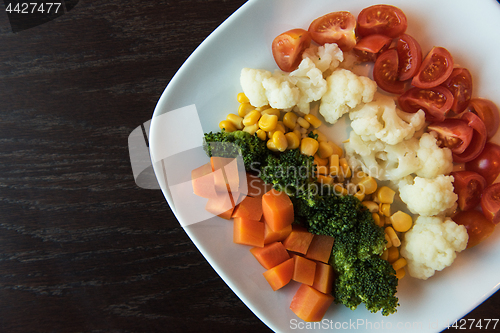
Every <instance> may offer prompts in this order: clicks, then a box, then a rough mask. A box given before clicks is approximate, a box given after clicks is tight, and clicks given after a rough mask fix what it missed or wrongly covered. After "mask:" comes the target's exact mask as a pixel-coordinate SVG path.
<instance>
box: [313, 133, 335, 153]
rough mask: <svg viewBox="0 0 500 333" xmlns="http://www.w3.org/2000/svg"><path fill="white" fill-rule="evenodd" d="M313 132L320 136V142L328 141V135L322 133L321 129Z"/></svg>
mask: <svg viewBox="0 0 500 333" xmlns="http://www.w3.org/2000/svg"><path fill="white" fill-rule="evenodd" d="M313 134H315V135H317V136H318V139H317V140H318V142H323V141H324V142H328V137H327V136H326V135H324V134H323V133H321V132H320V131H318V130H317V129H315V130H313ZM332 148H333V147H332Z"/></svg>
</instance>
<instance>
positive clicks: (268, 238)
mask: <svg viewBox="0 0 500 333" xmlns="http://www.w3.org/2000/svg"><path fill="white" fill-rule="evenodd" d="M262 220H263V221H264V223H265V225H266V228H265V232H264V244H269V243H272V242H281V241H283V240H285V238H287V237H288V235H290V233H291V232H292V225H289V226H286V227H284V228H283V229H281V230H278V231H273V230H272V229H271V227H270V226H269V225H268V224H267V223H266V220H265V219H264V218H263V219H261V221H262Z"/></svg>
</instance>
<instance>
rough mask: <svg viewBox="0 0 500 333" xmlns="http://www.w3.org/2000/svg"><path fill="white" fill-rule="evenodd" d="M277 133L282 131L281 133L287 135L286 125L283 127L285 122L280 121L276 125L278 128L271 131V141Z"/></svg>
mask: <svg viewBox="0 0 500 333" xmlns="http://www.w3.org/2000/svg"><path fill="white" fill-rule="evenodd" d="M276 131H280V132H283V134H285V132H286V129H285V125H283V122H281V121H279V120H278V122H277V123H276V127H275V128H274V129H273V130H272V131H270V132H269V133H268V134H269V139H272V138H273V134H274V132H276Z"/></svg>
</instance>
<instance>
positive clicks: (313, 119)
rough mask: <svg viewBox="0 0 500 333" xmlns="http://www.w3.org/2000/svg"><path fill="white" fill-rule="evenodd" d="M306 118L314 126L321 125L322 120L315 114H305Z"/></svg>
mask: <svg viewBox="0 0 500 333" xmlns="http://www.w3.org/2000/svg"><path fill="white" fill-rule="evenodd" d="M304 119H305V120H307V122H308V123H309V124H311V125H312V127H314V128H318V127H320V126H321V120H319V119H318V118H317V117H316V116H314V115H312V114H306V115H305V116H304Z"/></svg>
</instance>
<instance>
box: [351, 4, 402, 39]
mask: <svg viewBox="0 0 500 333" xmlns="http://www.w3.org/2000/svg"><path fill="white" fill-rule="evenodd" d="M407 27H408V20H407V19H406V15H405V14H404V13H403V11H402V10H401V9H399V8H398V7H394V6H390V5H374V6H370V7H366V8H365V9H363V10H362V11H361V12H360V13H359V15H358V28H357V32H358V34H359V35H360V36H368V35H373V34H380V35H386V36H388V37H391V38H395V37H398V36H401V35H402V34H404V33H405V31H406V28H407Z"/></svg>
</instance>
